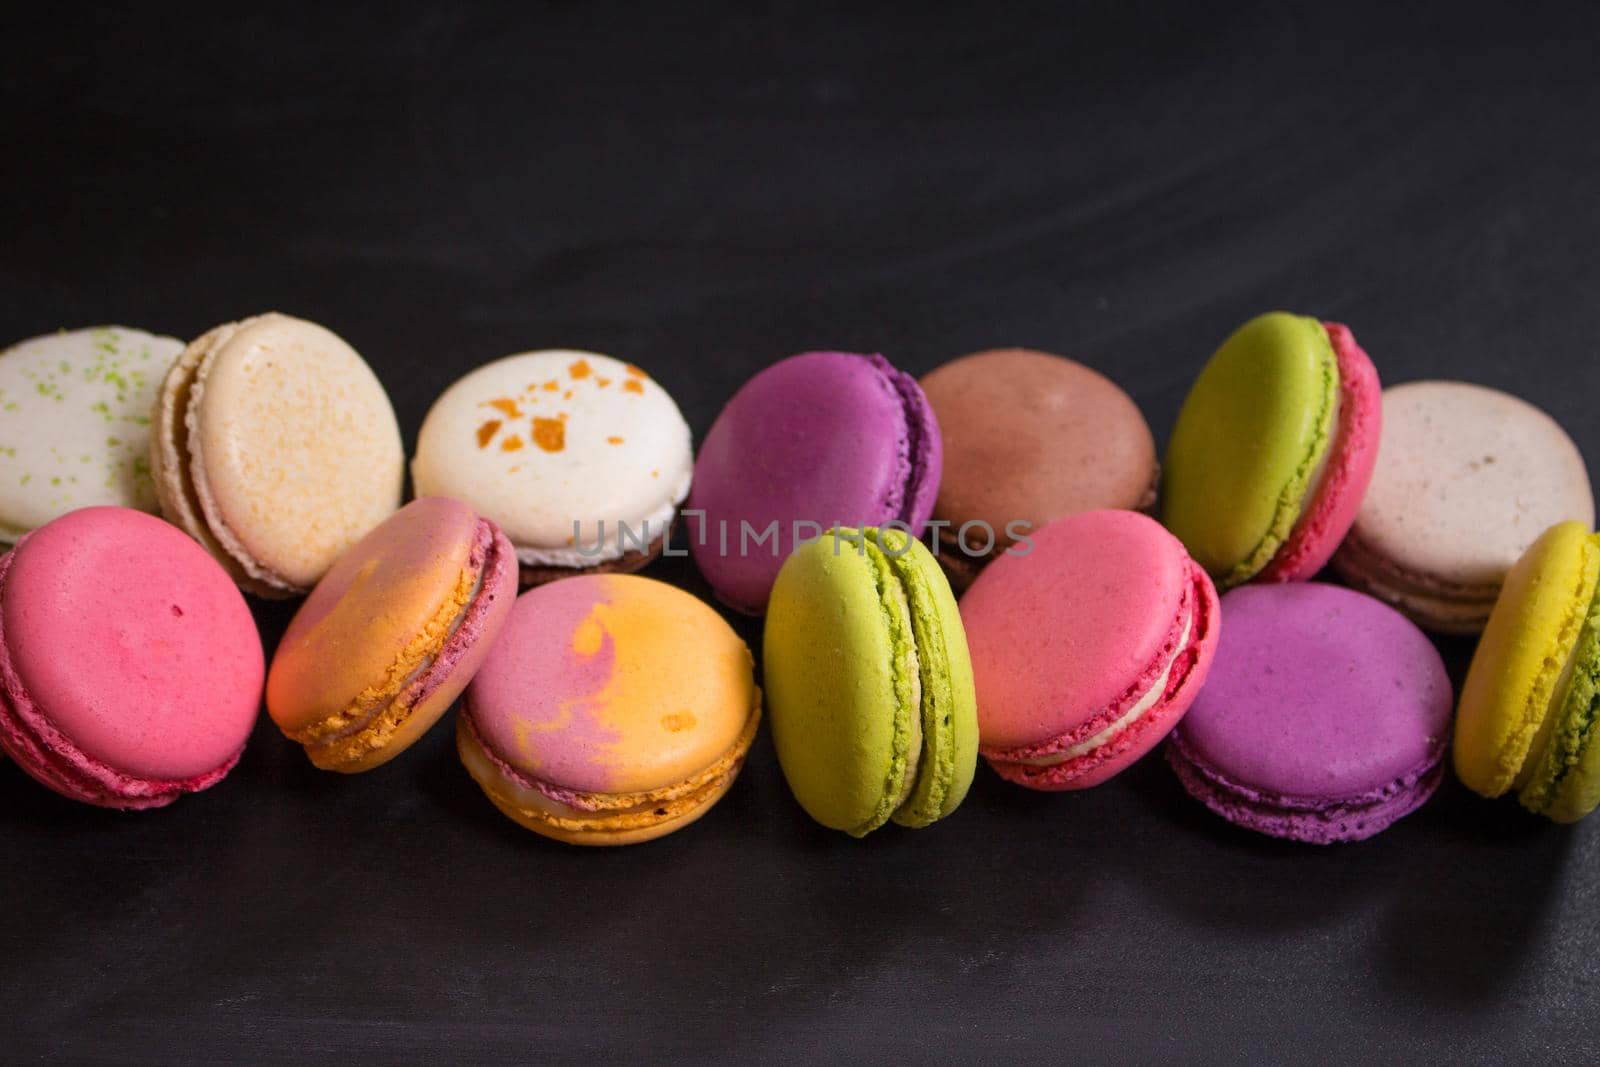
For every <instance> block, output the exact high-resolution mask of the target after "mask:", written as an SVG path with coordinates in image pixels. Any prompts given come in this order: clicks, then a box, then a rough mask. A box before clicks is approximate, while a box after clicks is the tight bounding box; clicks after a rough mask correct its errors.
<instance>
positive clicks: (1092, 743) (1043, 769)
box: [980, 561, 1216, 785]
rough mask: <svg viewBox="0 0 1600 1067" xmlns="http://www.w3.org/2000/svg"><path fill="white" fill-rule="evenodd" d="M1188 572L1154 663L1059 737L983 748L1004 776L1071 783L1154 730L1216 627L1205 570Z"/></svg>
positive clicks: (1030, 781)
mask: <svg viewBox="0 0 1600 1067" xmlns="http://www.w3.org/2000/svg"><path fill="white" fill-rule="evenodd" d="M1188 570H1189V583H1188V587H1187V588H1186V589H1185V590H1184V593H1183V600H1182V602H1181V603H1180V604H1179V608H1178V613H1177V616H1176V617H1175V618H1174V620H1173V623H1172V628H1171V630H1170V631H1169V632H1168V636H1167V639H1166V640H1165V641H1164V642H1163V643H1162V646H1161V649H1160V651H1159V652H1157V654H1156V657H1155V658H1154V659H1153V660H1152V661H1151V663H1150V665H1149V666H1148V667H1147V668H1146V669H1145V670H1143V671H1141V672H1140V675H1139V677H1138V678H1137V679H1136V680H1135V681H1134V682H1132V683H1131V684H1130V685H1129V686H1128V687H1127V688H1126V689H1125V690H1124V691H1123V693H1122V695H1121V696H1119V697H1118V698H1117V699H1116V700H1115V701H1113V702H1112V703H1111V705H1110V706H1108V707H1107V708H1105V709H1103V710H1102V711H1100V712H1099V713H1098V714H1095V715H1092V716H1090V717H1089V718H1088V719H1086V720H1084V721H1083V722H1081V723H1080V724H1079V725H1077V726H1076V727H1074V728H1073V729H1071V730H1069V731H1067V732H1066V733H1064V734H1062V735H1060V736H1059V737H1055V738H1052V739H1050V740H1048V741H1044V742H1042V743H1038V744H1032V745H1024V746H1021V747H1016V748H996V747H993V746H984V747H982V748H981V749H980V751H981V752H982V754H983V756H984V758H985V759H987V760H988V761H989V762H990V764H991V765H992V766H993V767H994V769H995V770H996V771H997V772H998V773H999V774H1000V775H1001V777H1003V778H1007V779H1009V780H1011V781H1014V782H1018V783H1020V784H1023V785H1033V784H1043V783H1061V782H1067V781H1071V780H1072V779H1074V778H1078V777H1080V776H1082V775H1084V774H1086V773H1088V772H1089V771H1091V770H1093V769H1094V768H1096V767H1098V766H1099V765H1100V764H1102V763H1103V762H1105V761H1106V760H1108V759H1111V758H1113V757H1115V756H1117V755H1118V754H1119V753H1121V752H1124V751H1126V750H1127V749H1128V748H1129V746H1131V745H1134V744H1136V743H1137V742H1138V740H1139V739H1140V737H1141V736H1142V735H1143V734H1144V732H1145V731H1146V730H1148V729H1150V728H1151V727H1152V723H1153V722H1155V721H1156V720H1157V719H1158V718H1159V717H1158V716H1153V715H1151V714H1150V713H1151V711H1152V710H1154V709H1156V708H1159V707H1160V706H1161V705H1163V704H1164V703H1166V702H1169V701H1171V700H1172V699H1173V698H1174V697H1176V696H1177V694H1179V693H1180V692H1182V691H1183V689H1184V687H1185V685H1187V684H1188V682H1189V679H1190V675H1191V673H1192V670H1193V668H1194V665H1195V664H1196V663H1197V662H1198V661H1199V658H1200V650H1201V648H1202V646H1203V645H1204V644H1205V642H1206V641H1207V639H1208V637H1209V635H1210V633H1211V630H1212V628H1213V627H1214V626H1215V625H1216V620H1215V619H1214V618H1213V612H1212V599H1211V597H1210V596H1208V595H1207V593H1208V590H1206V588H1205V582H1206V578H1205V574H1204V572H1202V571H1201V570H1200V567H1199V565H1198V564H1196V563H1193V562H1192V561H1191V562H1190V563H1189V564H1188Z"/></svg>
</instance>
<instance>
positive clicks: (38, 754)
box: [0, 538, 244, 810]
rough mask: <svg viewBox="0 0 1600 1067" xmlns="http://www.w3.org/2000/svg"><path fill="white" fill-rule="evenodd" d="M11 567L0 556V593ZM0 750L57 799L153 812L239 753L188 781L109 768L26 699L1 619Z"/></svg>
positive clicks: (212, 778) (211, 779) (215, 774)
mask: <svg viewBox="0 0 1600 1067" xmlns="http://www.w3.org/2000/svg"><path fill="white" fill-rule="evenodd" d="M25 539H26V538H24V540H25ZM19 544H20V542H19ZM11 562H12V553H10V552H8V553H6V554H5V555H0V590H3V589H4V587H5V582H6V577H7V575H8V574H9V573H10V571H11ZM0 747H3V748H4V749H5V751H6V753H7V754H8V755H9V756H10V757H11V758H12V759H13V760H15V761H16V762H17V763H18V764H20V765H21V766H23V767H26V768H28V770H29V771H30V773H32V774H34V775H35V776H36V777H38V778H39V779H40V780H41V781H43V782H44V783H45V784H46V785H48V786H49V787H50V788H52V789H54V790H55V791H56V792H58V793H60V794H62V795H63V796H66V797H70V798H71V799H74V800H81V801H85V802H87V803H90V804H99V805H101V806H103V807H114V808H127V809H130V810H134V809H142V808H159V807H162V806H164V805H167V804H170V803H172V802H173V801H174V800H176V799H178V797H180V796H182V795H183V794H184V793H194V792H198V791H199V790H202V789H206V788H209V787H210V786H213V785H215V784H216V783H217V782H219V781H221V780H222V779H223V778H224V777H226V776H227V774H228V772H229V771H231V770H232V769H233V767H234V765H235V764H236V763H238V762H239V756H240V755H241V754H242V753H243V752H244V748H243V746H241V747H240V749H239V751H238V752H235V753H234V754H233V755H232V756H230V757H229V758H228V759H227V760H226V761H225V762H224V763H223V764H222V765H221V766H220V767H218V768H216V769H215V770H212V771H208V772H206V773H205V774H201V775H197V776H195V777H192V778H181V779H163V778H138V777H134V776H132V775H127V774H123V773H121V772H120V771H117V770H115V769H113V768H112V767H110V766H109V765H107V764H106V763H105V762H103V761H102V760H99V759H96V758H95V757H94V756H92V755H90V754H89V753H87V752H85V751H83V750H82V749H81V748H79V747H78V746H77V744H75V743H74V742H73V740H72V739H71V738H70V737H67V736H66V735H65V734H63V733H62V732H61V731H60V730H59V729H57V728H56V726H55V725H54V724H53V723H52V722H51V721H50V719H49V717H48V716H47V715H45V714H44V713H42V712H41V711H40V710H39V708H38V707H36V706H35V705H34V703H33V701H32V700H31V699H30V698H29V697H28V695H27V692H26V690H25V688H24V687H23V684H22V679H21V678H19V677H18V676H17V673H16V668H15V665H14V664H13V663H12V661H11V654H10V651H9V646H8V645H7V642H6V635H5V622H4V618H3V615H0Z"/></svg>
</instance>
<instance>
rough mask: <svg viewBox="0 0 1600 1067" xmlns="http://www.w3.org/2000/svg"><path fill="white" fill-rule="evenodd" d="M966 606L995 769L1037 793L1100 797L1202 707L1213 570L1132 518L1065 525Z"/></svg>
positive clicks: (1000, 568)
mask: <svg viewBox="0 0 1600 1067" xmlns="http://www.w3.org/2000/svg"><path fill="white" fill-rule="evenodd" d="M1031 541H1032V544H1031V547H1030V548H1029V550H1028V551H1027V552H1026V553H1025V554H1014V553H1007V554H1005V555H1002V556H1001V557H1000V558H999V559H997V560H995V561H994V562H993V563H991V564H990V565H989V566H988V567H986V568H984V571H983V573H982V574H980V575H979V576H978V580H977V581H976V582H974V583H973V584H972V588H971V589H969V590H967V592H966V595H965V596H963V597H962V598H961V618H962V621H963V622H964V623H965V624H966V628H967V640H968V642H969V644H970V647H971V649H972V669H973V674H974V676H975V677H976V679H977V692H978V730H979V736H980V738H981V740H982V753H983V757H984V758H985V759H986V760H988V761H989V764H990V766H992V767H993V768H994V769H995V771H996V772H997V773H998V774H999V775H1000V776H1001V777H1002V778H1005V779H1006V780H1007V781H1010V782H1015V783H1016V784H1018V785H1024V786H1028V787H1029V788H1032V789H1043V790H1065V789H1084V788H1087V787H1089V786H1094V785H1099V784H1100V783H1101V782H1104V781H1105V780H1106V779H1108V778H1110V777H1112V776H1113V775H1115V774H1117V773H1118V772H1120V771H1122V770H1123V769H1125V768H1126V767H1128V766H1129V765H1131V764H1132V763H1133V762H1134V761H1135V760H1137V759H1139V757H1141V756H1143V755H1144V754H1145V753H1146V752H1149V751H1150V750H1151V749H1152V748H1154V747H1155V746H1156V744H1157V743H1158V742H1159V741H1160V740H1161V739H1162V738H1163V737H1165V736H1166V735H1167V732H1168V731H1169V730H1171V729H1172V728H1173V726H1174V725H1175V724H1176V723H1177V722H1178V720H1179V719H1181V718H1182V717H1183V714H1184V712H1186V711H1187V710H1188V709H1189V705H1190V704H1191V703H1193V701H1194V699H1195V694H1196V693H1197V692H1198V691H1199V689H1200V686H1201V684H1202V683H1203V682H1204V681H1205V678H1206V672H1207V671H1208V670H1209V669H1210V667H1211V657H1212V655H1213V654H1214V653H1215V651H1216V647H1217V634H1218V632H1219V631H1220V629H1221V618H1220V617H1219V614H1218V611H1217V593H1216V589H1215V588H1214V587H1213V586H1212V584H1211V579H1210V578H1209V577H1207V576H1206V573H1205V571H1204V570H1202V569H1201V568H1200V566H1199V565H1198V564H1197V563H1195V561H1194V560H1193V559H1191V558H1190V557H1189V554H1188V553H1187V552H1186V551H1184V548H1183V545H1182V544H1181V543H1179V541H1178V539H1177V538H1175V537H1173V536H1172V535H1171V534H1170V533H1168V532H1167V531H1166V530H1164V529H1162V528H1161V526H1160V524H1159V523H1157V522H1156V521H1155V520H1154V519H1152V518H1149V517H1148V516H1146V515H1141V514H1139V513H1137V512H1133V511H1085V512H1079V513H1078V514H1076V515H1067V516H1064V517H1063V518H1060V519H1057V520H1056V521H1055V522H1052V523H1050V524H1049V525H1048V526H1045V527H1044V528H1043V529H1041V530H1039V531H1037V532H1036V533H1034V534H1033V535H1031Z"/></svg>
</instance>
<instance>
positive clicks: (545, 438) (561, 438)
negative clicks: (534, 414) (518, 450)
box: [533, 419, 567, 452]
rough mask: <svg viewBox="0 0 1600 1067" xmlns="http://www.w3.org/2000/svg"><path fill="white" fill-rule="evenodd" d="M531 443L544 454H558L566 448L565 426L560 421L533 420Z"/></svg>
mask: <svg viewBox="0 0 1600 1067" xmlns="http://www.w3.org/2000/svg"><path fill="white" fill-rule="evenodd" d="M533 443H534V444H536V445H538V446H539V447H540V448H542V449H544V450H545V451H546V452H560V451H561V450H562V449H563V448H566V447H567V425H566V423H564V422H562V421H561V420H560V419H534V420H533Z"/></svg>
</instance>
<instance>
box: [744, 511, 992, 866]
mask: <svg viewBox="0 0 1600 1067" xmlns="http://www.w3.org/2000/svg"><path fill="white" fill-rule="evenodd" d="M762 655H763V666H764V670H765V676H766V686H767V707H768V715H769V717H770V721H771V723H772V736H773V741H774V743H775V744H776V746H777V750H778V761H779V763H780V764H781V765H782V767H783V773H784V777H785V778H786V779H787V780H788V782H789V788H790V789H791V790H792V791H793V792H794V795H795V799H797V800H798V801H799V802H800V806H801V807H803V808H805V810H806V811H807V812H808V813H809V814H810V815H811V817H812V818H814V819H816V820H817V821H818V822H820V823H822V824H823V825H824V826H828V827H832V828H833V829H836V830H844V831H846V832H847V833H850V834H852V835H854V836H856V837H861V836H864V835H866V834H868V833H870V832H872V831H873V830H876V829H877V828H878V827H880V826H882V825H883V824H884V823H886V822H889V821H890V820H891V819H892V820H893V821H895V822H897V823H900V824H901V825H903V826H910V827H923V826H927V825H929V824H931V823H933V822H935V821H937V820H939V819H942V818H944V817H945V816H946V815H949V814H950V813H951V812H953V811H954V810H955V809H956V807H957V806H958V805H960V803H961V801H962V800H963V799H964V798H965V797H966V795H967V789H968V788H969V787H970V786H971V785H972V775H973V771H974V768H975V767H976V765H977V758H978V714H977V698H976V696H975V695H974V689H973V682H972V663H971V661H970V659H969V658H968V654H967V640H966V634H965V631H964V630H963V629H962V626H961V616H960V614H959V612H958V611H957V610H956V601H955V597H954V596H953V595H952V594H951V592H950V585H949V583H948V582H947V581H946V580H945V577H944V574H943V573H942V572H941V571H940V569H939V565H938V562H937V561H936V560H935V559H934V556H933V554H932V553H931V552H929V551H928V549H927V548H925V547H924V546H923V545H922V544H921V543H920V542H918V541H916V540H914V539H912V538H909V537H907V536H906V535H905V534H904V533H903V532H901V531H898V530H893V529H882V530H880V529H876V528H873V527H867V528H865V529H861V530H854V529H848V528H844V527H837V528H835V529H833V530H830V531H829V532H828V533H826V534H824V535H823V536H822V537H821V539H819V540H816V541H812V542H810V543H808V544H804V545H802V546H801V547H800V548H798V549H797V550H796V551H795V552H794V554H793V555H791V556H790V557H789V559H788V560H787V561H786V562H785V563H784V565H783V569H782V570H781V571H779V573H778V578H777V583H776V585H774V587H773V591H772V599H771V601H770V602H769V604H768V607H767V621H766V635H765V638H764V641H763V651H762Z"/></svg>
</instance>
